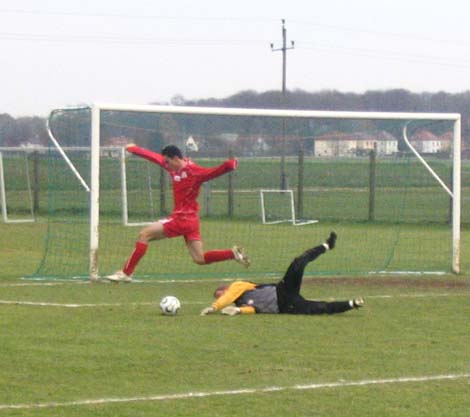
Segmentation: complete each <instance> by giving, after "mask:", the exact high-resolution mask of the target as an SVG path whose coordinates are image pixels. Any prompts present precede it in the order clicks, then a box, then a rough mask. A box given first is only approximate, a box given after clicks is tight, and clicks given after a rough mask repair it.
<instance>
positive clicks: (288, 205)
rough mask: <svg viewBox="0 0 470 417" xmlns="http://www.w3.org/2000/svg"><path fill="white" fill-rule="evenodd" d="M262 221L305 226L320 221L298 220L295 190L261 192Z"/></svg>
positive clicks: (264, 222)
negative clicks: (296, 216)
mask: <svg viewBox="0 0 470 417" xmlns="http://www.w3.org/2000/svg"><path fill="white" fill-rule="evenodd" d="M259 197H260V204H261V221H262V222H263V224H279V223H290V224H292V226H305V225H307V224H314V223H318V220H297V219H296V218H295V203H294V191H293V190H259Z"/></svg>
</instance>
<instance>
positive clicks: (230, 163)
mask: <svg viewBox="0 0 470 417" xmlns="http://www.w3.org/2000/svg"><path fill="white" fill-rule="evenodd" d="M237 168H238V161H237V159H235V158H233V159H228V160H226V161H225V162H224V163H222V164H220V165H218V166H216V167H212V168H203V167H201V171H200V172H199V173H198V175H199V177H200V179H201V181H202V182H206V181H209V180H212V179H214V178H217V177H220V176H221V175H224V174H226V173H227V172H231V171H234V170H236V169H237Z"/></svg>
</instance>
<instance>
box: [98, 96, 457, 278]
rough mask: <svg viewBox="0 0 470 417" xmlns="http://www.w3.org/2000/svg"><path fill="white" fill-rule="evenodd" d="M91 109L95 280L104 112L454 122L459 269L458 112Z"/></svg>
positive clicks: (454, 262)
mask: <svg viewBox="0 0 470 417" xmlns="http://www.w3.org/2000/svg"><path fill="white" fill-rule="evenodd" d="M89 108H90V109H91V181H90V225H89V227H90V229H89V230H90V239H89V273H90V277H91V278H92V279H94V278H97V277H98V276H99V270H98V249H99V208H100V200H99V196H100V182H99V178H100V136H101V112H104V111H110V112H131V113H132V112H139V113H156V114H159V113H171V114H174V115H178V114H179V115H211V116H250V117H269V118H275V119H276V118H277V119H279V120H282V119H285V118H292V119H349V120H382V121H385V120H386V121H389V120H395V121H403V123H407V122H410V121H448V122H451V123H452V126H453V128H452V130H453V139H452V154H451V156H452V163H453V172H452V188H453V193H452V195H451V198H452V210H451V211H452V213H451V214H452V248H451V250H452V262H451V270H452V271H453V272H454V273H459V272H460V240H461V237H460V222H461V211H460V204H461V174H460V171H461V160H460V158H461V155H460V154H461V116H460V114H458V113H404V112H397V113H395V112H348V111H310V110H272V109H247V108H215V107H190V106H160V105H124V104H109V103H96V104H93V105H92V106H90V107H89Z"/></svg>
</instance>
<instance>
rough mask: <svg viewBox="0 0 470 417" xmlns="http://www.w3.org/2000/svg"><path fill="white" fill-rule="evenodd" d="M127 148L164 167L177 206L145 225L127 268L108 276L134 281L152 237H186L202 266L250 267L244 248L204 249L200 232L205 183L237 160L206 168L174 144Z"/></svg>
mask: <svg viewBox="0 0 470 417" xmlns="http://www.w3.org/2000/svg"><path fill="white" fill-rule="evenodd" d="M126 149H127V151H128V152H130V153H133V154H134V155H138V156H140V157H142V158H144V159H147V160H148V161H150V162H153V163H155V164H158V165H160V166H161V167H163V168H164V169H165V170H166V171H168V173H169V174H170V176H171V182H172V184H173V199H174V207H173V211H172V213H171V214H170V215H169V216H168V217H167V218H165V219H161V220H158V221H156V222H154V223H152V224H150V225H149V226H146V227H144V228H143V229H142V230H141V231H140V233H139V238H138V240H137V242H136V244H135V248H134V250H133V251H132V253H131V255H130V257H129V259H128V260H127V262H126V264H125V265H124V268H123V269H122V270H121V271H117V272H116V273H114V274H112V275H108V276H107V277H106V278H107V279H108V280H110V281H115V282H120V281H123V282H130V281H132V273H133V272H134V269H135V268H136V266H137V264H138V263H139V261H140V259H141V258H142V257H143V256H144V255H145V253H146V251H147V248H148V244H149V242H151V241H152V240H161V239H165V238H172V237H176V236H183V237H184V239H185V241H186V247H187V248H188V250H189V254H190V255H191V257H192V259H193V261H194V262H195V263H197V264H199V265H206V264H210V263H213V262H220V261H227V260H231V259H233V260H235V261H237V262H239V263H241V264H242V265H245V266H246V267H248V266H249V265H250V260H249V259H248V257H247V256H246V255H245V253H244V251H243V249H242V248H240V247H238V246H234V247H233V248H232V249H222V250H211V251H207V252H204V250H203V244H202V240H201V235H200V232H199V204H198V202H197V197H198V195H199V190H200V188H201V185H202V184H203V183H204V182H206V181H209V180H211V179H214V178H217V177H219V176H221V175H223V174H225V173H227V172H230V171H233V170H235V169H236V168H237V165H238V162H237V160H236V159H229V160H227V161H225V162H224V163H223V164H221V165H219V166H216V167H211V168H205V167H201V166H199V165H197V164H195V163H194V162H192V161H191V160H189V159H186V158H184V157H183V154H182V152H181V150H180V149H179V148H178V147H177V146H174V145H168V146H165V147H164V148H163V150H162V153H161V154H159V153H156V152H152V151H149V150H147V149H144V148H140V147H138V146H136V145H134V144H130V145H127V147H126Z"/></svg>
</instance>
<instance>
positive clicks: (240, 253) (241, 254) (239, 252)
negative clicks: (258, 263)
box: [232, 246, 251, 268]
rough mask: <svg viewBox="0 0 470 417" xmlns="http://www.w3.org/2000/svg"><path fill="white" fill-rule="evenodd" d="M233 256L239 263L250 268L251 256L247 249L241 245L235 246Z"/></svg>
mask: <svg viewBox="0 0 470 417" xmlns="http://www.w3.org/2000/svg"><path fill="white" fill-rule="evenodd" d="M232 252H233V256H234V257H235V260H236V261H237V262H238V263H239V264H242V265H243V266H245V267H246V268H248V267H249V266H250V263H251V262H250V258H248V256H247V255H246V253H245V251H244V250H243V248H242V247H240V246H234V247H233V248H232Z"/></svg>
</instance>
